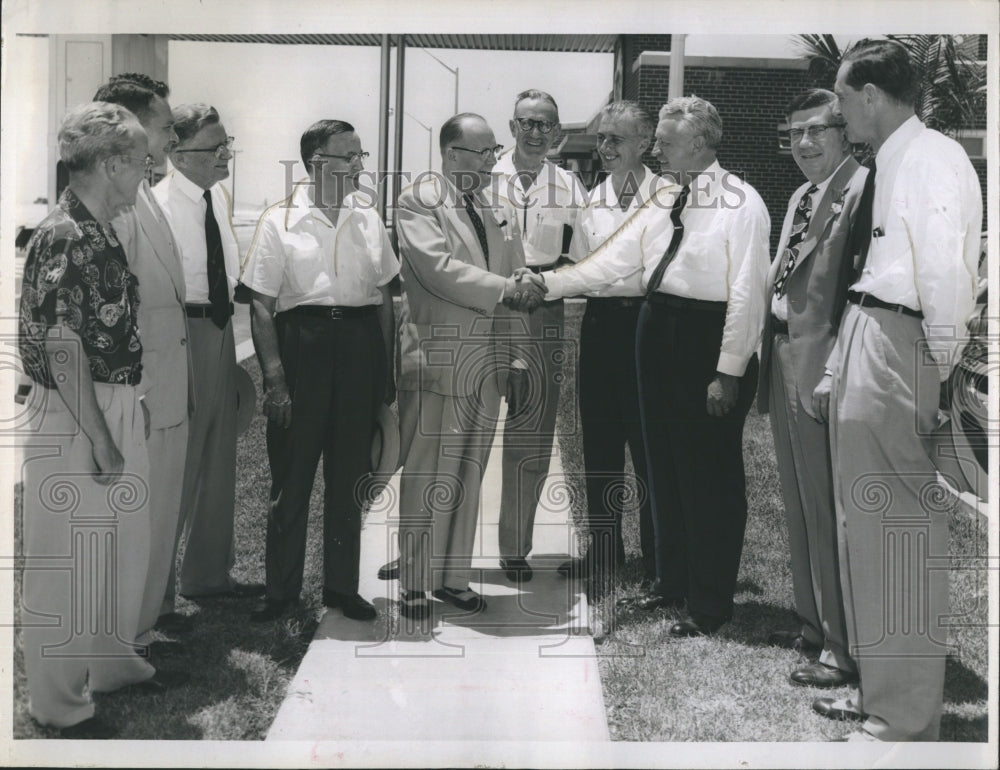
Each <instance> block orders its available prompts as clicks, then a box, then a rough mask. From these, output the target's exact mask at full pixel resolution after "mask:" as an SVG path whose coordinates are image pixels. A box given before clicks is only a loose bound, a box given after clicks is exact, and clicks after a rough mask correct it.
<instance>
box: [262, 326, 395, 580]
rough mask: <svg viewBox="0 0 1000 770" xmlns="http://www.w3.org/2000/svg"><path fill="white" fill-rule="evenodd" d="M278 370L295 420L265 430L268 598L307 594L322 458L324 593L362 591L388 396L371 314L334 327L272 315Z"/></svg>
mask: <svg viewBox="0 0 1000 770" xmlns="http://www.w3.org/2000/svg"><path fill="white" fill-rule="evenodd" d="M275 326H276V328H277V332H278V346H279V350H280V353H281V363H282V366H283V367H284V369H285V381H286V382H287V384H288V390H289V393H290V394H291V397H292V422H291V425H290V426H289V427H288V428H279V427H277V426H276V425H275V424H274V423H273V422H270V421H269V422H268V425H267V457H268V462H269V463H270V466H271V496H270V508H269V511H268V519H267V552H266V557H265V561H266V567H267V596H268V597H269V598H272V599H294V598H296V597H298V595H299V592H300V591H301V590H302V572H303V569H304V566H305V553H306V524H307V520H308V517H309V497H310V494H311V493H312V486H313V479H314V478H315V476H316V466H317V464H318V463H319V458H320V455H322V456H323V480H324V484H325V494H324V496H323V586H324V588H326V589H327V590H330V591H337V592H340V593H348V594H352V593H355V592H356V591H357V589H358V560H359V558H360V543H361V509H362V505H363V502H364V495H363V494H362V492H361V490H360V489H359V482H361V481H362V480H363V479H364V478H365V476H366V475H367V474H368V473H369V472H370V471H371V467H370V452H369V448H370V446H371V439H372V434H373V430H374V426H375V421H376V417H377V414H378V408H379V404H380V403H381V402H382V399H383V395H384V390H385V365H386V364H385V348H384V345H383V342H382V333H381V331H380V328H379V323H378V316H377V314H376V312H375V310H374V308H372V310H371V312H365V313H363V314H360V315H357V316H352V317H348V318H340V319H331V318H322V317H316V316H302V315H296V314H295V311H290V312H288V313H279V314H278V315H277V316H276V317H275Z"/></svg>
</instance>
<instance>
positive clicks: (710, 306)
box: [648, 292, 727, 313]
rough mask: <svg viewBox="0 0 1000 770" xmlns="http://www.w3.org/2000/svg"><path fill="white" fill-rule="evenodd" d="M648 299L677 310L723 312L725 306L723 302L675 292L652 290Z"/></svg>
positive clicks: (651, 302)
mask: <svg viewBox="0 0 1000 770" xmlns="http://www.w3.org/2000/svg"><path fill="white" fill-rule="evenodd" d="M648 300H649V302H650V304H653V305H665V306H667V307H672V308H675V309H677V310H701V311H705V312H710V313H725V312H726V307H727V305H726V303H725V302H715V301H713V300H708V299H692V298H691V297H678V296H677V295H676V294H664V293H663V292H654V293H653V294H652V295H651V296H650V297H648Z"/></svg>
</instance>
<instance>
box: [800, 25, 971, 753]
mask: <svg viewBox="0 0 1000 770" xmlns="http://www.w3.org/2000/svg"><path fill="white" fill-rule="evenodd" d="M919 87H920V79H919V76H918V73H917V70H916V69H915V67H914V66H913V64H912V63H911V61H910V58H909V55H908V53H907V51H906V49H905V48H904V47H903V46H902V45H900V44H899V43H896V42H893V41H890V40H862V41H860V42H859V43H857V44H856V45H855V46H854V47H852V48H851V49H849V50H848V51H847V52H846V53H845V55H844V59H843V62H842V63H841V65H840V69H839V70H838V72H837V79H836V83H835V85H834V91H835V93H836V94H837V97H838V100H839V104H840V109H841V111H842V113H843V115H844V119H845V121H846V123H847V138H848V139H849V140H850V141H852V142H866V143H868V144H869V145H870V146H871V148H872V150H873V151H874V152H875V161H876V166H877V170H873V171H872V172H870V174H869V177H868V178H869V180H871V182H872V183H873V187H872V188H871V193H872V195H871V197H870V199H871V209H870V216H869V215H868V214H869V212H868V211H862V210H861V206H860V204H859V211H858V217H857V221H858V222H859V223H860V224H858V226H857V227H856V228H855V230H856V231H857V237H856V238H852V239H851V243H852V246H853V247H855V248H852V249H851V251H852V256H853V257H854V258H855V260H854V262H853V263H852V267H853V268H854V270H853V275H852V276H851V277H850V279H849V281H850V282H849V284H848V286H847V288H848V291H847V306H846V309H845V310H844V312H843V316H842V319H841V321H840V327H839V330H838V333H837V342H836V344H835V346H834V348H833V351H832V352H831V354H830V356H829V358H828V359H827V363H826V366H827V368H828V369H829V375H828V376H824V378H823V379H822V380H821V381H820V383H819V384H818V385H817V386H816V390H815V391H814V399H815V405H814V411H815V413H816V414H817V416H818V417H819V418H821V419H827V417H828V419H829V424H830V436H831V457H832V462H833V468H834V479H835V483H834V500H835V503H836V512H837V532H838V535H839V546H840V568H841V569H840V573H841V582H842V587H843V594H844V606H845V612H846V617H847V629H848V634H849V636H848V640H849V642H850V646H851V652H852V654H853V656H854V658H855V660H856V661H857V664H858V672H859V674H860V678H861V681H860V683H859V685H858V690H857V692H854V693H852V694H851V695H850V697H849V698H846V699H841V700H837V701H835V700H834V699H832V698H820V699H819V700H817V701H816V702H815V703H814V704H813V708H814V709H815V710H816V711H818V712H820V713H821V714H823V715H825V716H829V717H833V718H836V719H856V720H858V721H861V722H863V724H862V730H861V732H859V733H858V734H857V736H856V737H858V738H867V739H877V740H884V741H933V740H937V737H938V733H939V730H940V723H941V703H942V699H943V695H944V676H945V661H946V659H947V655H948V629H947V626H946V625H945V624H946V621H947V619H948V617H949V610H948V572H947V571H946V570H945V569H942V568H941V567H940V566H936V565H935V564H934V562H935V561H937V562H939V563H941V562H943V563H945V564H946V563H947V559H948V520H949V514H950V513H951V511H952V505H953V502H952V500H951V499H950V496H949V495H948V493H947V492H946V491H945V490H944V489H943V488H942V487H941V486H940V484H939V482H938V477H937V472H936V467H935V465H934V463H933V461H932V459H931V456H930V454H929V451H930V447H931V444H930V442H929V441H928V439H929V437H930V435H931V433H932V431H933V430H934V429H935V428H936V427H937V424H938V403H939V398H940V390H941V383H942V382H944V381H945V380H947V378H948V375H949V373H950V370H951V367H952V366H953V364H954V362H955V361H956V360H957V359H958V351H960V350H961V348H962V344H963V341H964V340H963V338H964V336H965V334H966V327H965V319H966V318H967V317H968V315H969V313H970V312H971V311H972V309H973V307H974V306H975V296H976V268H977V261H978V256H979V238H980V225H981V224H982V194H981V192H980V187H979V180H978V178H977V176H976V172H975V170H974V169H973V167H972V164H971V163H970V162H969V158H968V155H967V154H966V152H965V150H964V149H963V148H962V147H961V145H959V144H958V143H957V142H955V141H954V140H952V139H949V138H947V137H945V136H943V135H942V134H940V133H938V132H937V131H934V130H932V129H929V128H927V127H926V126H925V125H924V124H923V123H922V122H921V121H920V120H919V118H917V116H916V114H915V111H914V104H915V102H916V96H917V93H918V91H919ZM866 186H867V185H866ZM866 197H867V196H866ZM863 215H864V216H863ZM855 251H856V253H853V252H855Z"/></svg>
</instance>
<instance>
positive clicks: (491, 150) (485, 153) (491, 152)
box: [451, 144, 503, 160]
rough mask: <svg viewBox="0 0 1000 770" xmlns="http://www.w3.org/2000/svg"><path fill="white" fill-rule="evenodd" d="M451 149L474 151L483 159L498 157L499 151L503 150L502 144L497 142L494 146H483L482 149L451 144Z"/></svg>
mask: <svg viewBox="0 0 1000 770" xmlns="http://www.w3.org/2000/svg"><path fill="white" fill-rule="evenodd" d="M451 149H453V150H463V151H464V152H474V153H476V155H478V156H479V157H480V158H482V159H483V160H489V159H490V157H492V156H497V157H499V155H500V153H501V152H503V145H502V144H498V145H496V146H494V147H485V148H483V149H482V150H470V149H469V148H468V147H456V146H455V145H452V146H451Z"/></svg>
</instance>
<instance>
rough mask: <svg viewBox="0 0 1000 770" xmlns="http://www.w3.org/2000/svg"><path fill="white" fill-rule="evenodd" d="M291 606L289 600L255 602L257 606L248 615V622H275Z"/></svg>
mask: <svg viewBox="0 0 1000 770" xmlns="http://www.w3.org/2000/svg"><path fill="white" fill-rule="evenodd" d="M291 606H292V601H291V600H290V599H263V600H262V601H259V602H257V605H256V606H255V607H254V608H253V611H252V612H251V613H250V622H251V623H269V622H270V621H272V620H277V619H278V618H280V617H281V616H282V615H284V614H285V612H286V611H287V610H288V608H289V607H291Z"/></svg>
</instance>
